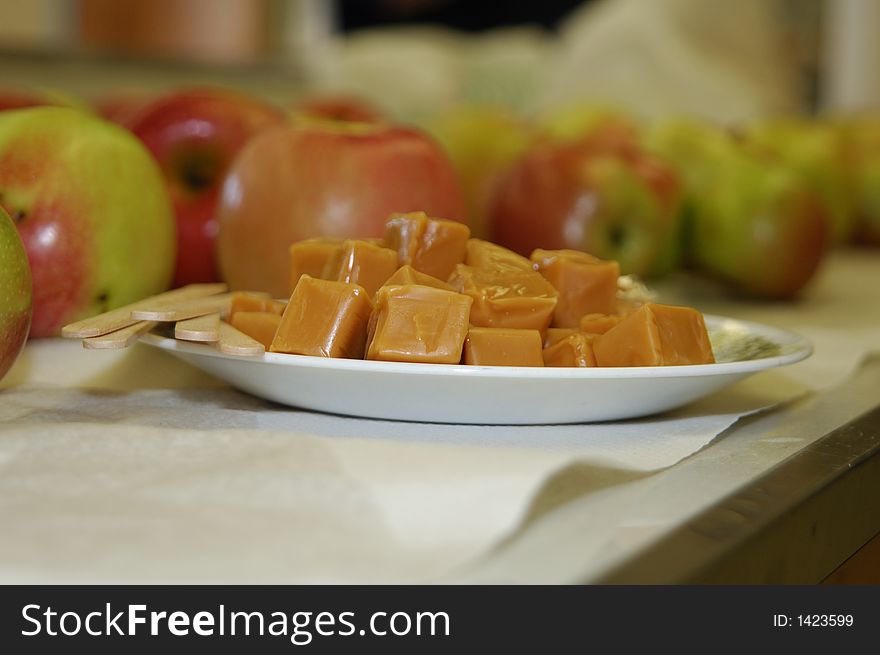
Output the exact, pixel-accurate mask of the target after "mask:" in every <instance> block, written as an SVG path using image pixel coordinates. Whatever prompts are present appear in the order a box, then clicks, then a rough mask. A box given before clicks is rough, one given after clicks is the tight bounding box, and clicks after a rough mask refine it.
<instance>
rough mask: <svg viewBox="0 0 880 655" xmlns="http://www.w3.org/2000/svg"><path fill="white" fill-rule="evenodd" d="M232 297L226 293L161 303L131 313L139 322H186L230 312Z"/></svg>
mask: <svg viewBox="0 0 880 655" xmlns="http://www.w3.org/2000/svg"><path fill="white" fill-rule="evenodd" d="M231 297H232V294H228V293H224V294H221V295H219V296H209V297H208V298H196V299H194V300H182V301H180V302H173V303H159V304H156V305H151V306H149V307H141V308H139V309H136V310H134V311H133V312H132V313H131V317H132V318H135V319H137V320H139V321H185V320H186V319H188V318H195V317H196V316H204V315H205V314H214V313H215V312H223V311H226V310H228V308H229V300H230V298H231Z"/></svg>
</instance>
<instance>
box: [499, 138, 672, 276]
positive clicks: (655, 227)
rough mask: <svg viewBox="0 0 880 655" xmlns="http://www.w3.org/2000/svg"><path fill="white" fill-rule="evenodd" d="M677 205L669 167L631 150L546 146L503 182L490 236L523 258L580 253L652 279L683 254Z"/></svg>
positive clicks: (578, 143) (577, 143)
mask: <svg viewBox="0 0 880 655" xmlns="http://www.w3.org/2000/svg"><path fill="white" fill-rule="evenodd" d="M680 202H681V193H680V184H679V181H678V176H677V174H676V172H675V171H674V170H673V168H672V167H671V166H669V165H668V164H667V163H666V162H664V161H663V160H661V159H659V158H657V157H655V156H653V155H651V154H649V153H647V152H645V151H644V150H642V149H641V148H640V147H638V146H637V145H635V144H632V143H629V144H626V145H625V147H624V146H623V145H622V144H615V146H614V147H608V145H607V143H605V142H603V141H602V140H601V139H599V140H598V141H596V142H594V141H592V140H591V137H586V138H582V139H579V140H574V141H564V142H560V141H545V142H543V143H540V144H537V145H535V146H533V147H532V148H531V149H530V150H529V152H528V153H527V154H526V155H525V156H524V157H523V158H522V159H520V160H519V161H518V162H516V163H515V164H514V165H513V166H512V168H511V169H510V170H509V171H508V173H507V174H506V175H505V176H504V179H503V180H502V181H501V182H500V184H499V186H498V190H497V193H496V195H495V199H494V201H493V204H492V210H491V218H490V238H491V239H492V240H493V241H496V242H497V243H499V244H501V245H503V246H506V247H508V248H511V249H512V250H515V251H517V252H519V253H522V254H524V255H527V254H528V253H530V252H531V251H532V250H533V249H535V248H548V249H556V248H573V249H577V250H584V251H586V252H589V253H591V254H593V255H595V256H597V257H600V258H602V259H615V260H617V261H618V262H619V263H620V267H621V271H622V272H624V273H631V274H636V275H640V276H645V277H651V276H657V275H662V274H664V273H666V272H668V271H669V270H671V269H672V268H674V267H675V265H676V264H677V262H678V259H679V256H680V252H681V247H680V236H681V235H680V227H681V224H680Z"/></svg>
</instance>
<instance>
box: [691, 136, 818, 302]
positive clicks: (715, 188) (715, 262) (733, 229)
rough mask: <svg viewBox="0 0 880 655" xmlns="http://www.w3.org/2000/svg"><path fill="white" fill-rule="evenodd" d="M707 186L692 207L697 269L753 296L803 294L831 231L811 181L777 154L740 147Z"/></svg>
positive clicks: (719, 163)
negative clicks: (750, 150)
mask: <svg viewBox="0 0 880 655" xmlns="http://www.w3.org/2000/svg"><path fill="white" fill-rule="evenodd" d="M707 188H708V189H711V192H709V193H703V194H702V195H701V196H699V197H698V198H696V200H695V205H694V211H693V222H692V234H691V239H690V243H691V251H690V254H691V258H692V260H693V261H694V263H695V264H696V265H697V266H698V268H700V269H701V270H703V271H704V272H706V273H709V274H711V275H713V276H715V277H718V278H720V279H722V280H725V281H726V282H728V283H729V284H730V285H731V286H732V287H733V288H734V289H735V290H736V291H737V292H739V293H741V294H744V295H748V296H751V297H757V298H764V299H768V300H783V299H789V298H793V297H795V296H797V295H798V294H799V293H801V291H802V290H803V288H804V287H805V286H806V285H807V283H808V282H809V281H810V280H811V279H812V278H813V276H814V274H815V273H816V271H817V270H818V268H819V265H820V263H821V262H822V259H823V257H824V255H825V253H826V251H827V249H828V247H829V245H830V243H831V235H832V227H831V220H830V218H829V216H828V214H827V209H826V207H825V206H824V205H823V202H822V200H821V198H820V197H819V196H818V194H817V192H816V191H815V189H814V187H813V185H812V183H811V182H810V179H809V178H808V177H807V176H805V175H804V174H803V172H802V171H800V170H798V169H797V168H795V167H793V166H791V165H788V164H786V163H784V162H782V161H779V160H778V159H774V158H766V157H759V156H756V155H754V153H750V152H747V151H745V150H740V151H732V152H731V153H730V154H729V155H728V156H726V157H724V158H723V159H720V160H718V161H717V162H715V165H714V172H713V173H712V175H711V180H710V186H709V187H707Z"/></svg>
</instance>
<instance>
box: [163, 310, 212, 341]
mask: <svg viewBox="0 0 880 655" xmlns="http://www.w3.org/2000/svg"><path fill="white" fill-rule="evenodd" d="M174 338H175V339H182V340H184V341H218V340H219V339H220V312H215V313H213V314H205V315H204V316H196V317H195V318H188V319H186V320H185V321H179V322H178V323H177V324H176V325H175V326H174Z"/></svg>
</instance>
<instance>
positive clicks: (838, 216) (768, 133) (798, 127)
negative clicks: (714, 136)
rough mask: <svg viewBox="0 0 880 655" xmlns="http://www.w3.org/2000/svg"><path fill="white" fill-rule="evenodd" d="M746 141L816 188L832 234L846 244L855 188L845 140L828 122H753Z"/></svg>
mask: <svg viewBox="0 0 880 655" xmlns="http://www.w3.org/2000/svg"><path fill="white" fill-rule="evenodd" d="M744 138H745V140H746V142H747V143H748V144H750V145H752V146H754V147H756V148H758V149H759V150H765V149H766V150H767V151H769V152H770V153H773V154H775V155H777V156H778V157H780V158H781V159H782V160H783V161H784V162H785V163H787V164H789V165H790V166H792V167H794V168H796V169H797V170H799V171H800V172H801V173H802V174H803V175H804V177H805V178H806V180H807V182H808V183H809V184H810V185H811V186H812V188H813V189H814V190H815V192H816V195H817V197H818V199H819V201H820V202H821V203H822V205H823V207H824V210H825V213H826V215H827V216H828V218H829V219H830V221H831V236H832V239H833V241H834V242H836V243H846V242H848V241H849V240H850V239H851V238H852V235H853V231H854V229H855V212H854V206H853V205H854V202H853V195H854V191H853V188H852V184H851V179H850V169H849V165H848V161H847V153H846V150H845V145H844V140H843V138H842V136H841V134H840V131H839V130H837V129H835V127H834V126H832V125H831V124H829V123H823V122H819V121H817V120H806V119H800V118H787V119H777V120H770V121H763V122H758V123H755V124H752V125H750V126H748V128H747V129H746V130H745V132H744Z"/></svg>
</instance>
